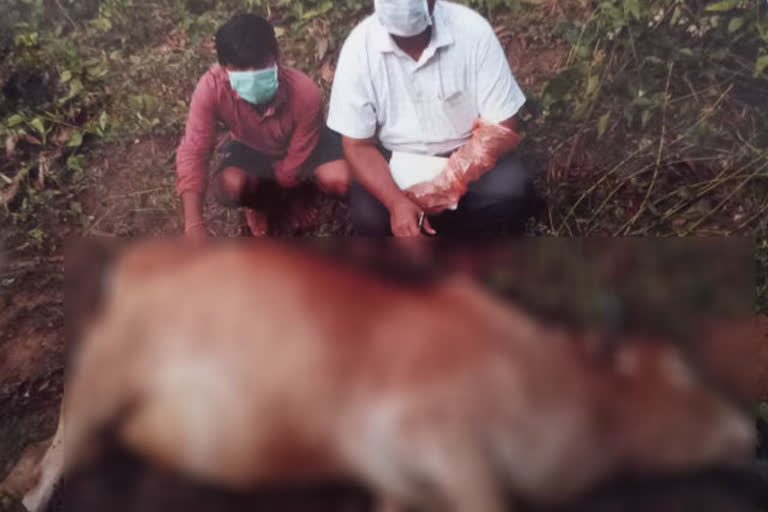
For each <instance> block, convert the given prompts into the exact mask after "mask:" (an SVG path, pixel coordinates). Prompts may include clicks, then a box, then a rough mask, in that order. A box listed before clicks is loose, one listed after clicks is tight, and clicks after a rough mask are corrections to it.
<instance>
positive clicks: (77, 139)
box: [67, 130, 83, 148]
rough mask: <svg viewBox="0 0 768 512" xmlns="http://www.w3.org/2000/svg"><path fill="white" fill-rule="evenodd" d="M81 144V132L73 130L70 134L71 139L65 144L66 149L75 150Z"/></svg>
mask: <svg viewBox="0 0 768 512" xmlns="http://www.w3.org/2000/svg"><path fill="white" fill-rule="evenodd" d="M82 144H83V132H81V131H80V130H75V131H74V132H72V137H70V139H69V143H67V147H69V148H77V147H80V146H81V145H82Z"/></svg>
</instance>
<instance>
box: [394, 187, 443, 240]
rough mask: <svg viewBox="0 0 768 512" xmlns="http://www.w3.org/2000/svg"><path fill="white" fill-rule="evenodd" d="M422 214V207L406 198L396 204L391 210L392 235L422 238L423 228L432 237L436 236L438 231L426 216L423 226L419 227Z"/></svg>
mask: <svg viewBox="0 0 768 512" xmlns="http://www.w3.org/2000/svg"><path fill="white" fill-rule="evenodd" d="M422 213H423V210H422V209H421V207H419V205H417V204H416V203H414V202H413V201H411V200H410V199H408V198H406V197H404V198H403V199H401V200H400V201H398V202H397V203H395V204H394V205H393V206H392V207H391V208H390V209H389V216H390V223H391V226H392V234H393V235H395V236H397V237H406V236H421V234H422V233H421V229H422V228H423V229H424V231H426V232H427V233H429V234H430V235H436V234H437V231H435V230H434V229H432V226H430V224H429V219H428V218H427V217H426V215H425V216H424V220H423V223H422V226H421V227H419V216H420V215H421V214H422Z"/></svg>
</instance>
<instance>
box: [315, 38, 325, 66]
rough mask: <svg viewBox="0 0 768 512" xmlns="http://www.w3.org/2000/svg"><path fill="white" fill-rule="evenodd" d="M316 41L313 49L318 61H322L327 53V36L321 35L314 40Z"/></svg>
mask: <svg viewBox="0 0 768 512" xmlns="http://www.w3.org/2000/svg"><path fill="white" fill-rule="evenodd" d="M315 42H316V43H317V46H316V50H315V57H317V61H318V62H322V60H323V59H324V58H325V56H326V54H327V53H328V38H327V37H321V38H319V39H317V40H316V41H315Z"/></svg>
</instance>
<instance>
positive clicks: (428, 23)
mask: <svg viewBox="0 0 768 512" xmlns="http://www.w3.org/2000/svg"><path fill="white" fill-rule="evenodd" d="M374 3H375V13H374V15H372V16H370V17H368V18H367V19H365V20H364V21H362V22H361V23H360V24H359V25H358V26H357V27H355V28H354V30H353V31H352V33H351V34H350V35H349V37H348V38H347V40H346V41H345V43H344V46H343V48H342V51H341V55H340V57H339V62H338V65H337V69H336V76H335V79H334V84H333V90H332V94H331V105H330V113H329V117H328V126H329V127H330V128H331V129H332V130H335V131H337V132H339V133H341V135H342V136H343V142H344V152H345V156H346V158H347V160H348V161H349V163H350V164H351V166H352V168H353V170H354V174H355V178H356V183H355V184H354V185H353V186H352V187H351V188H350V203H351V209H352V222H353V226H354V228H355V231H356V232H357V233H358V234H362V235H369V236H381V235H388V234H394V235H395V236H417V235H419V234H420V233H421V227H420V223H419V217H420V214H421V213H422V212H421V209H420V207H419V206H418V205H417V204H415V203H414V202H413V201H412V200H410V199H409V198H408V197H407V196H406V195H405V194H404V193H403V192H402V191H401V190H400V188H399V187H398V186H397V184H396V183H395V181H394V179H393V177H392V174H391V172H390V169H389V165H388V159H389V157H390V156H391V152H392V151H401V152H406V153H415V154H422V155H435V156H449V155H450V154H451V153H453V152H454V151H455V150H456V149H458V148H459V147H461V146H462V145H464V144H466V143H467V141H468V140H469V139H470V137H471V135H472V124H473V122H474V121H475V119H477V118H478V117H480V118H482V119H483V120H485V121H487V122H491V123H500V124H502V125H504V126H506V127H508V128H511V129H512V130H515V126H516V123H515V115H516V114H517V112H518V111H519V109H520V107H522V105H523V104H524V103H525V97H524V95H523V93H522V91H521V90H520V87H519V86H518V84H517V82H516V81H515V79H514V77H513V76H512V72H511V71H510V68H509V64H508V62H507V59H506V55H505V54H504V50H503V48H502V46H501V44H500V43H499V40H498V39H497V37H496V34H495V33H494V31H493V29H492V27H491V26H490V24H489V23H488V22H487V21H486V20H485V19H484V18H483V17H482V16H480V15H479V14H478V13H476V12H475V11H473V10H471V9H469V8H467V7H464V6H461V5H458V4H454V3H451V2H448V1H445V0H375V2H374ZM529 184H530V177H529V175H528V173H527V172H526V171H525V169H524V168H523V166H522V165H521V164H520V161H519V160H518V158H517V157H516V156H515V155H514V153H510V154H508V155H506V156H504V157H502V158H501V159H499V161H498V164H497V166H496V168H494V169H492V170H491V171H490V172H488V173H486V174H485V175H483V176H482V177H481V178H480V179H479V180H477V181H475V182H473V183H471V184H470V185H469V189H468V191H467V193H466V194H465V196H464V197H463V198H462V199H461V201H460V202H459V205H458V209H457V210H455V211H451V210H448V211H445V212H443V213H441V214H439V215H436V216H433V217H430V218H428V219H426V220H425V221H424V226H423V227H424V229H425V230H426V231H427V232H429V233H434V232H435V230H434V229H433V227H432V226H434V228H436V229H437V230H438V231H440V233H441V234H481V233H496V232H498V231H499V229H500V228H502V227H504V226H506V225H508V224H509V223H510V222H514V221H516V220H520V221H522V220H523V219H522V218H521V216H520V212H521V207H522V205H523V203H524V198H525V197H526V194H527V191H528V189H529Z"/></svg>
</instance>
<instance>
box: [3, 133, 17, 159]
mask: <svg viewBox="0 0 768 512" xmlns="http://www.w3.org/2000/svg"><path fill="white" fill-rule="evenodd" d="M18 143H19V136H18V135H9V136H8V137H6V139H5V155H6V156H7V157H8V158H13V157H15V156H16V144H18Z"/></svg>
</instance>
